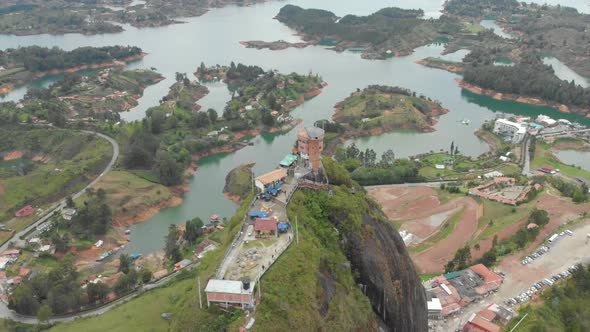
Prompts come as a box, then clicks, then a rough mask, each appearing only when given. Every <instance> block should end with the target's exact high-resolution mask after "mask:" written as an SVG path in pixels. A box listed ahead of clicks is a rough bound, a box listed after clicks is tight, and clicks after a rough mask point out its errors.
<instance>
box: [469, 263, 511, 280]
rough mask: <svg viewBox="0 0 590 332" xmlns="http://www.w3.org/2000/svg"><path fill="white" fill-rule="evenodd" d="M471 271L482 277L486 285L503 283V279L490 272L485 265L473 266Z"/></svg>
mask: <svg viewBox="0 0 590 332" xmlns="http://www.w3.org/2000/svg"><path fill="white" fill-rule="evenodd" d="M469 269H470V270H471V271H473V272H475V273H477V274H478V275H480V276H481V277H482V278H483V280H484V282H485V283H490V282H496V281H499V282H502V280H503V278H502V277H501V276H500V275H498V274H496V273H494V272H492V271H490V269H488V268H487V267H486V266H485V265H483V264H477V265H473V266H471V267H470V268H469Z"/></svg>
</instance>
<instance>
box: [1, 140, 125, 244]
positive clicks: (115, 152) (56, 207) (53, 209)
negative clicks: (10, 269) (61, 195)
mask: <svg viewBox="0 0 590 332" xmlns="http://www.w3.org/2000/svg"><path fill="white" fill-rule="evenodd" d="M82 132H84V133H87V134H89V135H96V136H98V137H101V138H104V139H106V140H107V141H109V143H111V145H112V146H113V156H112V158H111V161H110V162H109V164H108V165H107V166H106V168H105V169H104V170H103V172H102V173H100V174H99V175H98V176H97V177H96V178H95V179H94V180H93V181H92V182H90V183H89V184H88V185H87V186H86V187H84V188H83V189H82V190H80V191H79V192H77V193H75V194H74V195H73V196H72V198H73V199H76V198H78V197H80V196H82V194H84V192H85V191H86V189H88V188H90V187H92V186H94V185H95V184H96V183H97V182H98V181H100V179H102V177H103V176H104V175H105V174H107V173H108V172H110V171H111V169H113V166H114V165H115V162H116V161H117V158H119V144H118V143H117V141H115V140H114V139H112V138H111V137H109V136H106V135H103V134H101V133H95V132H93V131H88V130H82ZM65 206H66V202H65V199H64V200H62V201H60V202H58V203H55V204H53V205H52V206H51V207H50V208H49V209H48V211H49V212H47V214H45V215H44V216H43V217H41V218H40V219H39V220H37V221H35V222H34V223H33V224H32V225H30V226H29V227H27V228H25V229H23V230H22V231H20V232H18V233H16V234H14V236H13V237H12V238H20V237H21V236H23V235H25V234H27V233H28V232H30V231H31V230H33V229H35V228H37V226H39V225H40V224H42V223H44V222H46V221H47V220H49V218H51V217H52V216H53V214H54V213H55V212H56V211H58V210H60V209H62V208H64V207H65ZM10 242H11V241H6V242H5V243H4V244H3V245H2V246H0V251H4V250H6V249H7V248H8V245H9V243H10Z"/></svg>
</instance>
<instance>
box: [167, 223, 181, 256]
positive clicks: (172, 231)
mask: <svg viewBox="0 0 590 332" xmlns="http://www.w3.org/2000/svg"><path fill="white" fill-rule="evenodd" d="M178 238H179V233H178V228H177V227H176V225H175V224H172V225H170V226H169V227H168V235H166V246H165V247H164V252H165V255H166V257H167V258H168V259H170V260H172V261H174V262H178V261H180V260H181V259H182V254H181V253H180V246H179V245H178Z"/></svg>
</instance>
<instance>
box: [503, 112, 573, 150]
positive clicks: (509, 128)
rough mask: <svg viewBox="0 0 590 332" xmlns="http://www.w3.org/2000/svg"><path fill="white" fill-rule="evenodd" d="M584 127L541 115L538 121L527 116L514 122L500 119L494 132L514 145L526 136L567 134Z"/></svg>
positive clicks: (517, 118)
mask: <svg viewBox="0 0 590 332" xmlns="http://www.w3.org/2000/svg"><path fill="white" fill-rule="evenodd" d="M583 128H584V127H583V126H581V125H579V124H575V123H572V122H570V121H569V120H566V119H559V120H554V119H552V118H550V117H548V116H546V115H543V114H541V115H539V116H538V117H537V118H536V119H534V120H533V119H531V118H530V117H526V116H517V117H515V118H514V121H511V120H509V119H498V120H496V122H495V124H494V130H493V132H494V133H495V134H497V135H500V136H503V137H504V139H505V140H506V141H511V142H512V143H514V144H518V143H520V142H522V140H523V139H524V137H525V136H526V134H527V133H528V134H530V135H533V136H536V135H551V134H559V133H567V132H569V131H573V130H579V129H583Z"/></svg>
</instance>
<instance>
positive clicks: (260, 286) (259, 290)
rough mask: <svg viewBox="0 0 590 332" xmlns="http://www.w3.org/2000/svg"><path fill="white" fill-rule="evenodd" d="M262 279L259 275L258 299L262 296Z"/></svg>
mask: <svg viewBox="0 0 590 332" xmlns="http://www.w3.org/2000/svg"><path fill="white" fill-rule="evenodd" d="M261 289H262V281H261V280H260V276H259V277H258V299H261V298H262V297H261V296H262V294H261V292H262V290H261Z"/></svg>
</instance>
